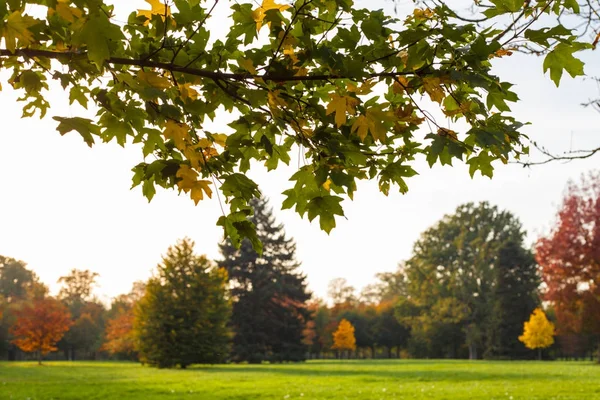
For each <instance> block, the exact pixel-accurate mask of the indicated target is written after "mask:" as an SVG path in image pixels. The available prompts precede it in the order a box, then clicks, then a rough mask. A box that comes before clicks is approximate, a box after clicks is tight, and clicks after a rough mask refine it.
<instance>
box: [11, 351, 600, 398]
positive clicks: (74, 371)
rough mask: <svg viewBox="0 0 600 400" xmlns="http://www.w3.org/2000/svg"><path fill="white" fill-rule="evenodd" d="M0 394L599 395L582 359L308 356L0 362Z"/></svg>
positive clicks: (598, 372)
mask: <svg viewBox="0 0 600 400" xmlns="http://www.w3.org/2000/svg"><path fill="white" fill-rule="evenodd" d="M0 399H22V400H25V399H30V400H38V399H39V400H41V399H44V400H49V399H55V400H58V399H118V400H126V399H142V400H153V399H190V400H191V399H210V400H213V399H214V400H220V399H223V400H224V399H230V400H233V399H239V400H241V399H369V400H371V399H373V400H375V399H431V400H434V399H448V400H450V399H507V400H508V399H512V400H516V399H544V400H550V399H586V400H588V399H600V366H599V365H596V364H593V363H583V362H534V361H531V362H487V361H475V362H469V361H434V360H427V361H419V360H407V361H397V360H395V361H312V362H307V363H304V364H284V365H267V364H263V365H214V366H196V367H192V368H189V369H187V370H158V369H154V368H148V367H142V366H140V365H139V364H134V363H114V362H74V363H70V362H48V363H46V364H45V365H43V366H38V365H36V364H35V363H25V362H23V363H6V362H2V363H0Z"/></svg>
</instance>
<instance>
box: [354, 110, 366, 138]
mask: <svg viewBox="0 0 600 400" xmlns="http://www.w3.org/2000/svg"><path fill="white" fill-rule="evenodd" d="M352 132H356V134H357V135H358V137H359V138H360V140H361V142H364V141H365V139H366V138H367V134H368V133H369V120H367V117H365V116H364V115H360V116H359V117H358V118H356V120H355V121H354V123H353V124H352Z"/></svg>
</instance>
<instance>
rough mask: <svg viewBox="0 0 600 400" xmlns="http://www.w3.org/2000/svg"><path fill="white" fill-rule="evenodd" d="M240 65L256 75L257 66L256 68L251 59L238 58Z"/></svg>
mask: <svg viewBox="0 0 600 400" xmlns="http://www.w3.org/2000/svg"><path fill="white" fill-rule="evenodd" d="M238 65H239V66H240V68H243V69H245V70H246V71H248V72H250V73H251V74H252V75H256V68H254V63H253V62H252V60H250V59H242V60H238Z"/></svg>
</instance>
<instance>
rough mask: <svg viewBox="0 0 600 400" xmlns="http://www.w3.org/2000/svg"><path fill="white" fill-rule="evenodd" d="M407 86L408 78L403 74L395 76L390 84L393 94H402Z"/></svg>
mask: <svg viewBox="0 0 600 400" xmlns="http://www.w3.org/2000/svg"><path fill="white" fill-rule="evenodd" d="M407 88H408V79H406V78H405V77H403V76H399V77H397V78H396V80H395V81H394V84H393V85H392V90H393V91H394V93H395V94H402V93H404V92H405V91H407Z"/></svg>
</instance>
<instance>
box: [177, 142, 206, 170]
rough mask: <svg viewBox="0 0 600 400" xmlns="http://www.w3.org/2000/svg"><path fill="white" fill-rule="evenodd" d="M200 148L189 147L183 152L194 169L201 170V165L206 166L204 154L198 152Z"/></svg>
mask: <svg viewBox="0 0 600 400" xmlns="http://www.w3.org/2000/svg"><path fill="white" fill-rule="evenodd" d="M199 148H200V146H197V145H196V146H187V147H185V148H184V149H183V150H182V152H183V155H184V156H185V158H186V159H187V160H188V161H189V162H190V164H192V167H194V168H197V169H199V168H200V166H201V165H204V157H202V152H201V151H198V149H199Z"/></svg>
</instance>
